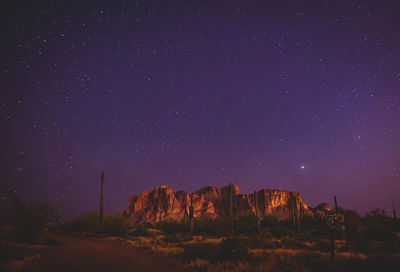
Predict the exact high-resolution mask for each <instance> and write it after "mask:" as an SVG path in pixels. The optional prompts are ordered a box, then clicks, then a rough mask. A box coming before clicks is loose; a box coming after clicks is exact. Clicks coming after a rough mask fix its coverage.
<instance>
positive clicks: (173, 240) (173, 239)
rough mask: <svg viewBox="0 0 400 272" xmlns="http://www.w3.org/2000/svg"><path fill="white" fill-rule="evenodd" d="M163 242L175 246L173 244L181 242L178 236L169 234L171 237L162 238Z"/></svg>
mask: <svg viewBox="0 0 400 272" xmlns="http://www.w3.org/2000/svg"><path fill="white" fill-rule="evenodd" d="M163 241H164V242H166V243H172V244H175V243H179V242H180V241H181V239H180V238H179V236H178V235H176V234H175V233H174V234H171V235H166V236H165V237H164V239H163Z"/></svg>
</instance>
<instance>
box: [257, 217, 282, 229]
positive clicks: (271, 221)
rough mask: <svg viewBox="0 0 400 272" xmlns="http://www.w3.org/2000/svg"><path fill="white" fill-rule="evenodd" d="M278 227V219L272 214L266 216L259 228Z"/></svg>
mask: <svg viewBox="0 0 400 272" xmlns="http://www.w3.org/2000/svg"><path fill="white" fill-rule="evenodd" d="M276 225H278V217H277V216H276V215H273V214H267V215H265V216H264V217H263V219H262V220H261V226H262V227H263V228H272V227H275V226H276Z"/></svg>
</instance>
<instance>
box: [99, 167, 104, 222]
mask: <svg viewBox="0 0 400 272" xmlns="http://www.w3.org/2000/svg"><path fill="white" fill-rule="evenodd" d="M100 186H101V188H100V211H99V224H100V225H102V224H103V216H104V172H102V173H101V185H100Z"/></svg>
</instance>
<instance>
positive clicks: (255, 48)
mask: <svg viewBox="0 0 400 272" xmlns="http://www.w3.org/2000/svg"><path fill="white" fill-rule="evenodd" d="M6 2H7V1H6ZM266 2H268V3H266ZM397 2H398V1H240V2H239V1H136V2H135V1H8V4H5V2H3V1H2V5H3V6H2V7H1V8H0V10H1V14H0V15H1V16H0V18H1V19H0V22H1V30H0V52H1V53H0V117H1V119H0V129H1V143H0V148H1V171H0V178H1V185H0V186H1V187H0V189H1V193H2V199H4V198H5V192H7V191H15V192H16V193H17V194H19V195H21V197H23V198H26V199H33V200H35V201H43V200H52V201H55V202H57V203H59V204H60V205H61V208H62V213H63V215H64V216H65V217H67V218H69V217H71V216H76V215H79V214H81V213H82V212H87V211H92V210H95V209H97V208H98V196H99V184H100V174H101V172H102V171H104V172H105V176H106V181H105V197H106V199H105V208H106V211H107V212H113V211H117V210H119V209H121V208H126V206H127V204H128V197H129V194H130V193H135V194H138V193H140V192H142V191H144V190H150V189H152V188H154V187H155V186H160V185H163V184H165V185H169V186H171V187H173V188H174V189H175V190H187V191H193V190H197V189H199V188H201V187H203V186H206V185H215V186H218V187H221V186H223V185H225V184H227V183H229V182H231V183H235V184H238V185H239V188H240V189H241V191H242V192H244V193H249V192H252V191H253V190H255V189H262V188H271V189H285V190H291V191H299V192H300V193H301V194H302V195H303V197H304V198H305V200H306V202H307V203H308V204H309V205H310V206H316V205H317V204H319V203H320V202H329V203H332V200H333V196H337V198H338V202H339V205H341V206H344V207H347V208H351V209H357V210H358V211H359V212H360V213H362V214H363V213H365V212H366V211H369V210H372V209H374V208H378V207H379V208H384V207H387V206H388V205H390V203H391V202H390V201H391V200H390V198H391V197H393V198H394V199H395V202H396V203H398V205H399V206H400V16H399V14H400V5H399V4H398V3H397Z"/></svg>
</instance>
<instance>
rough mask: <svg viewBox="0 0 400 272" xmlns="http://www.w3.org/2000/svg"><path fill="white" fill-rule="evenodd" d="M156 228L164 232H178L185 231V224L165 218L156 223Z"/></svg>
mask: <svg viewBox="0 0 400 272" xmlns="http://www.w3.org/2000/svg"><path fill="white" fill-rule="evenodd" d="M156 228H158V229H160V230H162V231H163V232H165V233H168V234H171V233H180V232H185V231H187V225H186V224H184V223H182V222H178V221H176V220H174V219H166V220H163V221H161V222H158V223H157V224H156Z"/></svg>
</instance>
